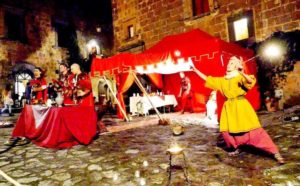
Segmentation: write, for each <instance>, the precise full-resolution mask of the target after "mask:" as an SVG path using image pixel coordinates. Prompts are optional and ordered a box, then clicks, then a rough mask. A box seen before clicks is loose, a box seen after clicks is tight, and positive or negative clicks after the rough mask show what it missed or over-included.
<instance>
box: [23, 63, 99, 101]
mask: <svg viewBox="0 0 300 186" xmlns="http://www.w3.org/2000/svg"><path fill="white" fill-rule="evenodd" d="M49 85H50V86H49V87H47V82H46V79H45V77H44V71H43V70H42V69H41V68H39V67H36V68H35V69H34V79H32V80H31V81H30V83H29V89H30V90H28V91H30V101H29V103H30V104H45V103H46V102H47V100H48V99H54V98H55V96H56V95H57V93H60V94H61V95H62V96H63V98H64V101H63V103H64V104H65V105H72V104H74V105H82V106H93V105H94V98H93V95H92V85H91V81H90V77H89V75H88V74H87V73H85V72H82V71H81V69H80V66H79V65H78V64H76V63H74V64H72V65H71V68H69V66H68V64H66V63H61V64H60V65H59V78H58V79H54V80H52V83H50V84H49ZM52 87H53V88H52ZM50 91H51V93H50ZM52 91H53V92H52ZM27 94H28V93H27Z"/></svg>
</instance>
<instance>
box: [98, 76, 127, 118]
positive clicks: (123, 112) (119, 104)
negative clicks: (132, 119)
mask: <svg viewBox="0 0 300 186" xmlns="http://www.w3.org/2000/svg"><path fill="white" fill-rule="evenodd" d="M103 78H104V80H105V82H106V84H107V86H108V89H109V90H110V92H111V93H112V95H113V96H114V98H115V99H116V102H117V105H118V106H119V109H120V110H121V112H122V114H123V115H124V117H125V119H126V121H127V122H128V121H129V119H128V117H127V115H126V112H125V111H124V109H123V108H122V106H121V103H120V102H119V100H118V98H117V96H116V95H115V93H114V91H113V90H112V88H111V87H110V84H108V81H107V79H106V77H105V76H103Z"/></svg>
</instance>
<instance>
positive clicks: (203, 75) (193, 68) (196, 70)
mask: <svg viewBox="0 0 300 186" xmlns="http://www.w3.org/2000/svg"><path fill="white" fill-rule="evenodd" d="M191 69H192V70H193V71H194V72H195V73H196V74H197V75H198V76H200V77H201V78H202V79H203V80H204V81H206V79H207V76H206V75H205V74H203V73H202V72H200V71H199V70H198V69H196V68H195V67H191Z"/></svg>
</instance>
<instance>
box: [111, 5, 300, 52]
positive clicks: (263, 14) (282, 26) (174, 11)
mask: <svg viewBox="0 0 300 186" xmlns="http://www.w3.org/2000/svg"><path fill="white" fill-rule="evenodd" d="M112 2H113V24H114V34H115V42H114V44H115V48H114V49H115V51H117V50H118V49H120V48H122V47H125V46H127V45H130V44H132V43H134V42H138V41H139V40H143V41H144V42H145V45H146V48H149V47H151V46H153V45H154V44H156V43H157V42H158V41H159V40H161V39H162V38H163V37H165V36H167V35H170V34H176V33H180V32H183V31H187V30H190V29H192V28H200V29H202V30H204V31H206V32H208V33H210V34H211V35H214V36H217V37H219V38H221V39H223V40H225V41H229V35H228V27H227V18H228V17H230V16H234V15H239V14H240V13H242V12H245V11H247V10H253V17H254V31H255V38H256V41H261V40H263V39H265V38H267V37H268V36H270V35H271V34H272V33H273V32H275V31H292V30H295V29H300V0H245V1H229V0H218V4H216V5H215V4H214V3H213V2H214V1H213V0H209V2H210V9H211V13H210V14H209V15H206V16H198V17H193V14H192V3H191V2H192V1H191V0H184V1H182V0H139V1H138V0H126V1H123V0H113V1H112ZM130 24H131V25H133V26H134V27H135V34H136V37H135V38H132V39H130V40H126V35H127V26H128V25H130Z"/></svg>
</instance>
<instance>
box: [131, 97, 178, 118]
mask: <svg viewBox="0 0 300 186" xmlns="http://www.w3.org/2000/svg"><path fill="white" fill-rule="evenodd" d="M150 100H151V102H152V103H153V104H154V106H155V107H156V108H157V107H163V106H166V105H173V106H176V105H177V100H176V98H175V96H174V95H164V96H150ZM129 106H130V112H131V114H133V115H134V114H148V112H149V110H150V109H152V105H151V103H150V102H149V100H148V98H147V97H146V96H143V97H141V96H135V97H130V98H129Z"/></svg>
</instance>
